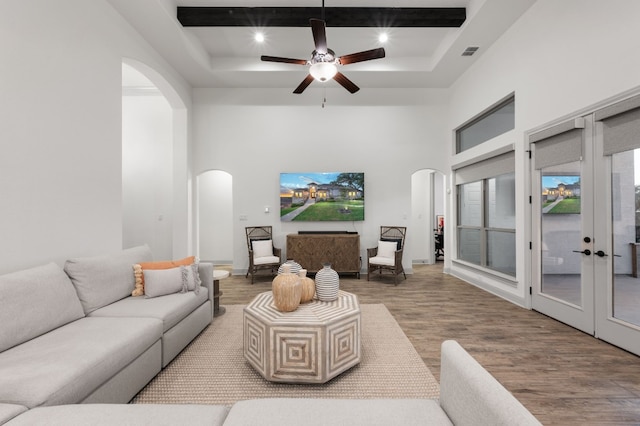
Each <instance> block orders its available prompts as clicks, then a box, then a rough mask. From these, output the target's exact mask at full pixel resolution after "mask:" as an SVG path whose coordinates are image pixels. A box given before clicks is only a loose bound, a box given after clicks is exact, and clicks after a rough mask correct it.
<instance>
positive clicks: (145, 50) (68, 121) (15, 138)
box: [0, 0, 190, 273]
mask: <svg viewBox="0 0 640 426" xmlns="http://www.w3.org/2000/svg"><path fill="white" fill-rule="evenodd" d="M0 52H2V60H1V61H0V93H1V94H2V95H1V96H0V123H1V125H0V144H1V147H2V155H0V200H1V201H0V203H1V206H2V208H0V236H1V238H0V252H1V253H2V256H0V273H3V272H10V271H14V270H18V269H21V268H24V267H30V266H33V265H38V264H41V263H45V262H49V261H56V262H57V263H58V264H60V265H62V264H63V262H64V260H65V259H67V258H69V257H73V256H82V255H93V254H101V253H105V252H113V251H117V250H120V249H122V246H123V242H122V148H121V147H122V143H121V108H122V96H121V69H122V60H123V57H128V58H135V59H137V60H139V61H141V62H144V63H146V64H148V65H149V66H152V67H154V68H155V69H156V70H157V71H158V72H159V73H161V74H162V75H163V76H164V78H165V79H166V80H167V81H168V82H170V83H171V84H172V85H173V86H174V87H175V90H176V91H177V93H179V94H180V96H181V97H182V98H183V99H184V102H185V104H189V103H190V92H189V90H188V88H187V86H186V84H185V83H184V80H183V79H182V78H181V77H179V76H178V75H177V74H175V72H174V71H173V70H172V69H171V68H170V67H168V66H167V65H166V63H165V62H164V61H163V60H162V59H161V58H160V57H159V56H157V55H156V54H154V52H153V51H151V50H150V49H149V47H148V45H147V44H146V42H144V40H142V39H141V38H140V37H139V36H138V35H137V33H135V32H134V31H133V30H132V29H131V28H130V27H129V25H128V24H127V23H126V22H125V21H124V20H123V19H122V18H121V17H120V15H118V14H117V13H116V12H115V11H114V10H113V9H112V8H111V6H110V5H108V4H107V3H106V2H105V1H103V0H94V1H90V2H88V1H85V0H56V1H49V0H30V1H3V2H0ZM185 186H186V183H185ZM184 191H185V192H186V188H185V189H184ZM183 234H185V235H186V231H184V232H183Z"/></svg>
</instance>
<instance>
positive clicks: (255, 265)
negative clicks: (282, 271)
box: [245, 226, 282, 284]
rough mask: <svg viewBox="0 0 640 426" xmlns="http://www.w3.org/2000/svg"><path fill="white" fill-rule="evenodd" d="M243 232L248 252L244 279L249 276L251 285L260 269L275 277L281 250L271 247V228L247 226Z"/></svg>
mask: <svg viewBox="0 0 640 426" xmlns="http://www.w3.org/2000/svg"><path fill="white" fill-rule="evenodd" d="M245 231H246V233H247V249H248V250H249V268H247V273H246V275H245V278H247V277H248V276H249V274H251V284H253V282H254V277H255V274H256V273H257V272H258V271H260V270H262V269H268V270H270V271H271V275H275V273H276V272H277V270H278V267H279V266H280V256H281V252H282V250H281V249H279V248H276V247H274V245H273V236H272V230H271V226H248V227H246V228H245Z"/></svg>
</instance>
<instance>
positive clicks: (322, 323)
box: [244, 291, 360, 383]
mask: <svg viewBox="0 0 640 426" xmlns="http://www.w3.org/2000/svg"><path fill="white" fill-rule="evenodd" d="M244 357H245V358H246V360H247V361H248V362H249V364H251V366H252V367H253V368H255V369H256V371H258V373H260V374H261V375H262V377H264V378H265V379H267V380H269V381H272V382H285V383H325V382H327V381H329V380H331V379H332V378H334V377H336V376H337V375H339V374H340V373H342V372H344V371H346V370H348V369H349V368H351V367H353V366H354V365H356V364H358V363H359V362H360V305H359V304H358V299H357V297H356V296H355V295H354V294H351V293H347V292H346V291H340V292H339V294H338V299H337V300H335V301H332V302H321V301H319V300H313V301H311V302H309V303H305V304H302V305H300V306H299V307H298V309H296V310H295V311H293V312H280V311H278V310H277V309H276V307H275V305H274V304H273V294H272V293H271V292H270V291H267V292H265V293H261V294H259V295H257V296H256V297H255V299H253V301H252V302H251V303H250V304H249V305H247V307H245V308H244Z"/></svg>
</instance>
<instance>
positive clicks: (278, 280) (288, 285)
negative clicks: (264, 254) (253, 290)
mask: <svg viewBox="0 0 640 426" xmlns="http://www.w3.org/2000/svg"><path fill="white" fill-rule="evenodd" d="M271 290H272V292H273V302H274V304H275V305H276V309H277V310H279V311H280V312H291V311H295V310H296V309H297V308H298V306H299V305H300V296H301V295H302V285H301V284H300V277H298V276H297V275H295V274H292V273H291V272H290V267H289V265H286V264H285V265H284V268H283V273H281V274H279V275H277V276H276V277H275V278H274V279H273V282H272V283H271Z"/></svg>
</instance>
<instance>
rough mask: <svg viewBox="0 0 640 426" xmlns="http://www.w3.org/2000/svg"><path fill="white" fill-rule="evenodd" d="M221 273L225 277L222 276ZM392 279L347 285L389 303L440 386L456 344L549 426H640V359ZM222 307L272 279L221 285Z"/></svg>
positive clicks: (487, 300)
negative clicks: (444, 351)
mask: <svg viewBox="0 0 640 426" xmlns="http://www.w3.org/2000/svg"><path fill="white" fill-rule="evenodd" d="M220 268H221V269H226V268H224V267H220ZM407 277H408V279H407V280H406V281H401V282H400V284H399V285H398V286H397V287H396V286H394V285H393V278H392V277H391V276H390V275H387V276H383V277H377V276H376V277H375V278H373V277H372V279H371V281H367V280H366V275H363V276H362V277H361V279H359V280H358V279H356V278H355V277H353V278H352V277H346V276H345V277H341V279H340V287H341V288H342V289H343V290H345V291H349V292H351V293H354V294H357V295H358V297H359V300H360V303H384V304H385V305H386V306H387V308H388V309H389V311H390V312H391V313H392V314H393V316H394V317H395V318H396V320H397V321H398V323H399V324H400V326H401V327H402V329H403V330H404V332H405V334H406V335H407V336H408V337H409V339H410V340H411V342H412V343H413V345H414V346H415V348H416V350H417V351H418V353H419V354H420V355H421V357H422V359H423V360H424V362H425V364H426V365H427V366H428V367H429V369H430V370H431V371H432V372H433V374H434V376H436V378H437V379H439V377H440V344H441V343H442V341H444V340H447V339H455V340H457V341H458V342H459V343H460V344H461V345H462V346H463V347H464V348H465V349H466V350H467V351H469V353H471V354H472V355H473V356H474V357H475V358H476V359H477V360H478V361H479V362H480V363H481V364H482V365H483V366H484V367H485V368H486V369H487V370H488V371H489V372H490V373H491V374H493V376H494V377H496V378H497V379H498V380H499V381H500V382H501V383H502V384H503V385H504V386H505V387H506V388H507V389H509V391H511V392H512V393H513V394H514V395H515V396H516V397H517V398H518V399H519V400H520V401H521V402H522V403H523V404H524V405H525V406H526V407H527V408H528V409H529V410H530V411H531V412H532V413H533V414H534V415H535V416H536V417H537V418H538V419H539V420H540V421H541V422H542V423H543V424H545V425H640V357H637V356H635V355H633V354H630V353H628V352H626V351H624V350H622V349H619V348H617V347H615V346H612V345H609V344H608V343H605V342H603V341H601V340H598V339H595V338H593V337H592V336H589V335H587V334H585V333H582V332H580V331H578V330H576V329H574V328H571V327H569V326H566V325H564V324H562V323H560V322H558V321H555V320H553V319H551V318H549V317H546V316H544V315H542V314H540V313H537V312H535V311H530V310H527V309H523V308H520V307H518V306H515V305H514V304H512V303H510V302H507V301H505V300H502V299H500V298H498V297H496V296H494V295H492V294H489V293H487V292H485V291H483V290H480V289H478V288H476V287H474V286H472V285H469V284H467V283H465V282H463V281H461V280H458V279H457V278H454V277H452V276H449V275H445V274H443V273H442V264H438V265H414V273H413V275H411V276H409V275H407ZM220 288H221V290H222V291H223V295H222V298H221V302H220V303H221V305H223V306H224V305H226V304H247V303H249V301H251V299H252V298H253V297H254V296H255V295H256V294H258V293H261V292H263V291H268V290H270V289H271V277H269V276H267V275H265V276H263V277H260V278H256V283H255V284H254V285H251V281H250V280H248V279H245V278H244V276H231V277H229V278H227V279H225V280H222V281H221V282H220Z"/></svg>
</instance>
